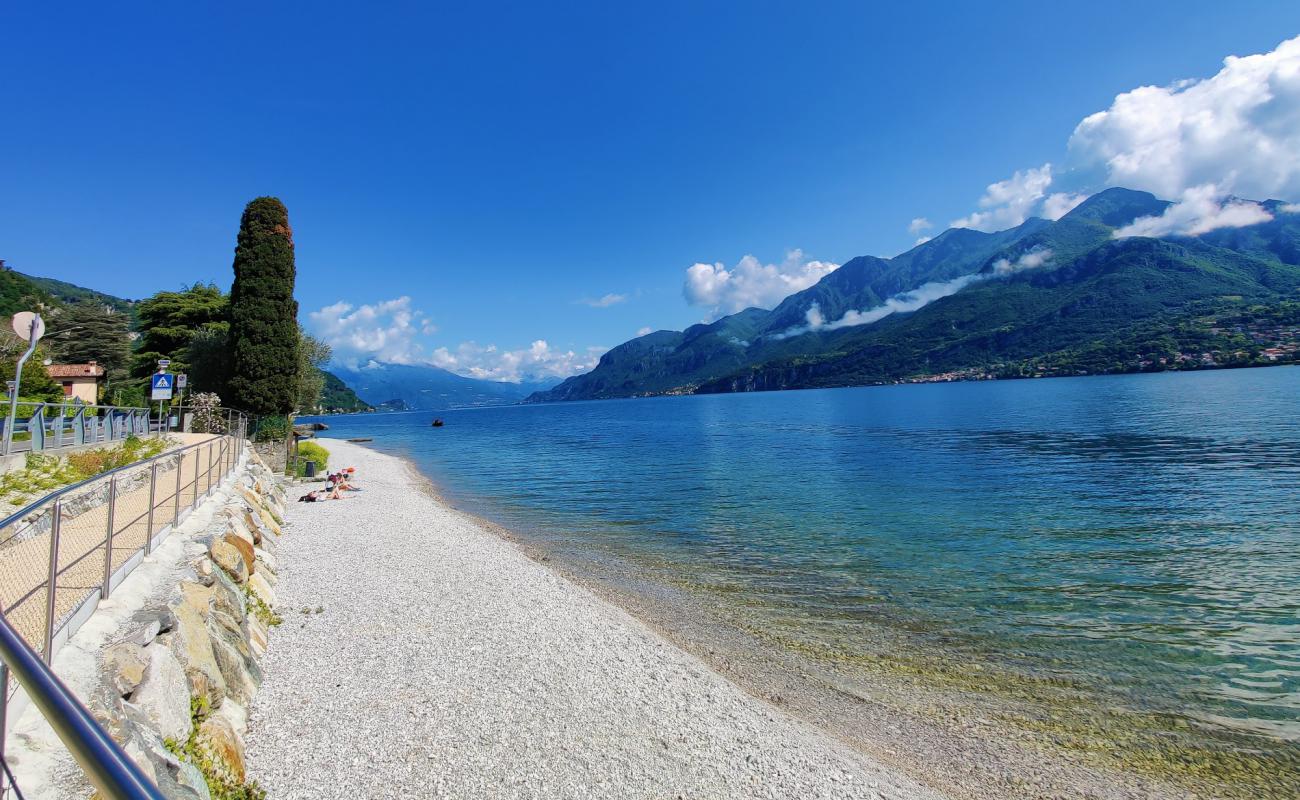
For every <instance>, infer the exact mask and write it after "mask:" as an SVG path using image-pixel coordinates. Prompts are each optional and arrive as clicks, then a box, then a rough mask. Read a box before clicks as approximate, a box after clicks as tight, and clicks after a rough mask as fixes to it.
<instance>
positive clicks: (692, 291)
mask: <svg viewBox="0 0 1300 800" xmlns="http://www.w3.org/2000/svg"><path fill="white" fill-rule="evenodd" d="M839 266H840V265H839V264H833V263H831V262H829V261H814V260H811V259H805V258H804V254H803V251H802V250H798V249H796V250H791V251H789V252H788V253H786V254H785V260H784V261H782V262H781V263H779V264H764V263H762V262H760V261H759V260H758V259H757V258H755V257H754V256H752V255H746V256H745V257H744V258H742V259H740V261H739V262H738V263H737V264H736V266H734V267H732V268H731V269H727V268H726V267H724V266H723V265H722V263H721V262H718V263H714V264H701V263H697V264H692V265H691V266H690V267H688V268H687V269H686V282H685V284H684V285H683V286H682V294H683V296H685V298H686V302H688V303H690V304H691V305H693V306H703V307H706V308H708V309H709V311H710V315H711V317H713V318H717V317H720V316H722V315H724V314H734V313H735V312H737V311H743V310H744V309H746V308H771V307H773V306H775V305H776V304H777V303H779V302H781V301H782V300H784V299H785V298H786V297H788V296H789V295H791V294H794V293H795V292H798V291H802V290H803V289H807V288H808V287H809V286H812V285H813V284H814V283H816V282H817V281H819V280H821V279H822V278H823V277H825V276H826V275H828V274H830V273H831V272H834V271H835V270H836V269H837V268H838V267H839Z"/></svg>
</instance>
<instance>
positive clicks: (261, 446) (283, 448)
mask: <svg viewBox="0 0 1300 800" xmlns="http://www.w3.org/2000/svg"><path fill="white" fill-rule="evenodd" d="M253 451H254V452H256V453H257V455H258V457H259V458H260V459H261V460H262V463H263V464H266V465H267V466H268V467H270V468H271V470H272V471H273V472H274V473H275V474H276V475H283V474H284V468H285V467H286V466H288V464H289V442H288V441H287V440H286V441H283V442H257V443H256V444H254V445H253Z"/></svg>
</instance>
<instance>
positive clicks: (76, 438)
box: [72, 406, 86, 444]
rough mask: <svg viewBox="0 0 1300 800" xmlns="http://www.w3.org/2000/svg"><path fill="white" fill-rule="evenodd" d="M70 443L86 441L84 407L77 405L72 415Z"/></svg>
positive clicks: (83, 442)
mask: <svg viewBox="0 0 1300 800" xmlns="http://www.w3.org/2000/svg"><path fill="white" fill-rule="evenodd" d="M72 443H73V444H85V443H86V407H85V406H79V407H78V408H77V413H76V414H75V415H73V417H72Z"/></svg>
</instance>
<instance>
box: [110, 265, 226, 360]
mask: <svg viewBox="0 0 1300 800" xmlns="http://www.w3.org/2000/svg"><path fill="white" fill-rule="evenodd" d="M139 315H140V331H141V337H140V349H139V350H138V351H137V352H136V355H135V359H134V364H133V366H132V368H131V374H132V375H133V376H135V377H136V378H141V379H143V378H148V377H149V376H150V375H151V374H153V372H154V371H155V370H157V368H158V359H160V358H169V359H171V360H172V370H173V371H177V372H184V371H185V370H186V369H188V367H189V364H188V363H187V362H186V360H185V359H186V358H187V357H188V355H189V354H188V348H189V345H190V340H191V338H193V336H194V334H195V333H196V332H197V331H200V330H204V329H207V328H211V327H213V326H220V325H221V324H224V323H225V322H226V320H227V319H228V317H229V304H228V301H227V299H226V295H225V293H223V292H222V291H221V290H220V289H218V288H217V287H216V286H215V285H213V284H203V283H196V284H194V285H193V286H189V287H186V288H184V289H181V290H180V291H179V292H159V293H158V294H156V295H154V296H153V297H150V298H148V299H147V300H142V301H140V306H139Z"/></svg>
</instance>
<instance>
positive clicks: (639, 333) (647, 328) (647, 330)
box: [636, 325, 654, 336]
mask: <svg viewBox="0 0 1300 800" xmlns="http://www.w3.org/2000/svg"><path fill="white" fill-rule="evenodd" d="M650 333H654V328H652V327H650V326H649V325H646V326H645V327H642V328H637V329H636V335H637V336H645V335H646V334H650Z"/></svg>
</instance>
